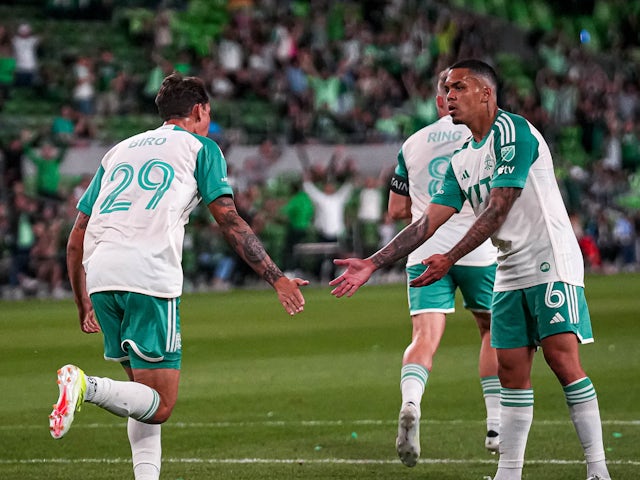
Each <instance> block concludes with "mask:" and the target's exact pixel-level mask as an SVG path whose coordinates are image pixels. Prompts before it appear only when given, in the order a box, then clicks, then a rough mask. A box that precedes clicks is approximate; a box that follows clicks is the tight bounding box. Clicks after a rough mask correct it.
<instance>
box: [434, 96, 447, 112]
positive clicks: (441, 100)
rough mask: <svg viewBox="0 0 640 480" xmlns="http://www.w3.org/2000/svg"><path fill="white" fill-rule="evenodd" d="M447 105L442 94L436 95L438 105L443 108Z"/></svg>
mask: <svg viewBox="0 0 640 480" xmlns="http://www.w3.org/2000/svg"><path fill="white" fill-rule="evenodd" d="M445 106H446V101H445V99H444V97H443V96H442V95H436V107H438V108H439V109H441V110H442V109H443V108H445Z"/></svg>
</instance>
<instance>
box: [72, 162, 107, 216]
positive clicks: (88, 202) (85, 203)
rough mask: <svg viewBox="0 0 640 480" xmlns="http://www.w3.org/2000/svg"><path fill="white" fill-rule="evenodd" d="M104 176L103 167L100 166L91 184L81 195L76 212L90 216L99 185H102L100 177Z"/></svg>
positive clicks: (98, 191)
mask: <svg viewBox="0 0 640 480" xmlns="http://www.w3.org/2000/svg"><path fill="white" fill-rule="evenodd" d="M103 176H104V167H103V166H102V165H100V167H99V168H98V171H97V172H96V174H95V175H94V176H93V179H92V180H91V183H90V184H89V187H88V188H87V190H86V191H85V192H84V193H83V194H82V197H81V198H80V201H79V202H78V210H80V211H81V212H82V213H84V214H86V215H91V211H92V210H93V204H94V203H96V198H98V194H99V193H100V185H101V184H102V177H103Z"/></svg>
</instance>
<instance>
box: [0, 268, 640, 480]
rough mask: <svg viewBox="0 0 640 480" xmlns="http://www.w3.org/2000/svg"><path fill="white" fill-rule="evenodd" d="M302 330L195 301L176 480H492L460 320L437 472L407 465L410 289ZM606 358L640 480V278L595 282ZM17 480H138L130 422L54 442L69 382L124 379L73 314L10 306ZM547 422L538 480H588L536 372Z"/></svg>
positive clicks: (85, 428)
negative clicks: (65, 373)
mask: <svg viewBox="0 0 640 480" xmlns="http://www.w3.org/2000/svg"><path fill="white" fill-rule="evenodd" d="M305 293H306V298H307V307H306V310H305V312H304V313H303V314H301V315H299V316H296V317H289V316H287V315H286V314H285V313H284V311H283V310H282V309H281V307H280V306H279V304H278V302H277V298H276V296H275V295H274V294H273V292H272V291H270V290H265V291H235V292H231V293H218V294H200V295H186V296H184V297H183V301H182V305H181V318H182V338H183V376H182V381H181V385H180V389H181V390H180V395H179V399H178V404H177V406H176V409H175V411H174V414H173V417H172V418H171V419H170V420H169V422H168V423H167V424H165V426H164V427H163V458H164V463H163V475H162V478H163V479H165V480H167V479H171V480H179V479H182V480H187V479H206V480H208V479H234V480H237V479H247V480H255V479H347V478H349V479H384V480H388V479H418V478H420V479H434V480H436V479H437V480H481V479H482V478H483V477H484V476H485V475H493V474H494V473H495V468H496V464H497V458H496V457H495V456H491V455H489V454H488V453H486V452H485V451H484V448H483V441H484V434H485V428H484V406H483V402H482V395H481V389H480V385H479V380H478V376H477V373H476V372H477V360H476V358H477V353H478V334H477V330H476V328H475V326H474V325H475V324H474V323H473V321H472V319H471V316H470V315H469V314H468V313H466V312H464V311H462V308H461V307H460V306H459V307H458V312H457V313H456V314H455V315H451V316H450V317H449V321H448V325H447V332H446V333H445V337H444V339H443V344H442V345H441V349H440V351H439V353H438V355H437V356H436V359H435V363H434V370H433V372H432V374H431V377H430V379H429V384H428V387H427V392H426V395H425V399H424V401H423V407H422V410H423V420H422V429H421V437H422V458H421V462H420V463H419V464H418V465H417V466H416V467H415V468H412V469H410V468H407V467H405V466H403V465H402V464H401V463H400V462H399V460H398V459H397V457H396V453H395V447H394V441H395V433H396V418H397V413H398V408H399V403H400V395H399V386H398V380H399V370H400V363H401V355H402V352H403V350H404V348H405V347H406V345H407V343H408V341H409V338H410V332H411V330H410V322H409V317H408V314H407V311H406V300H405V287H404V285H385V286H373V285H371V286H366V287H364V288H363V289H362V290H361V291H360V292H358V293H357V294H356V296H355V297H353V298H350V299H347V298H343V299H335V298H333V297H332V296H331V295H330V294H329V288H328V287H315V288H308V289H307V290H306V291H305ZM587 298H588V300H589V304H590V309H591V315H592V322H593V327H594V332H595V335H596V342H595V343H594V344H592V345H587V346H585V347H583V348H582V358H583V363H584V366H585V369H586V370H587V372H588V373H589V375H590V377H591V379H592V380H593V382H594V384H595V386H596V389H597V391H598V396H599V402H600V408H601V415H602V420H603V431H604V440H605V447H606V449H607V455H608V460H609V464H610V472H611V474H612V478H613V479H615V480H637V479H639V478H640V406H639V405H640V341H639V339H640V316H639V311H640V275H624V276H623V275H621V276H609V277H588V278H587ZM0 309H1V311H2V313H1V314H0V328H1V330H0V351H1V352H2V354H1V355H2V363H1V365H2V372H3V373H2V375H1V376H0V391H1V392H2V396H1V397H0V398H1V400H0V479H3V480H9V479H20V480H34V479H47V480H55V479H74V480H75V479H83V478H90V479H92V480H112V479H126V478H133V475H132V473H131V465H130V451H129V445H128V441H127V437H126V429H125V424H126V421H125V420H124V419H120V418H117V417H115V416H112V415H110V414H108V413H106V412H104V411H102V410H101V409H99V408H97V407H95V406H93V405H89V404H86V405H85V406H84V408H83V409H82V411H81V412H80V413H79V414H78V415H77V417H76V421H75V423H74V426H73V428H72V429H71V431H70V432H69V433H68V434H67V436H66V437H65V438H63V439H62V440H58V441H55V440H53V439H52V438H51V437H50V435H49V432H48V419H47V415H48V414H49V413H50V411H51V405H52V404H53V403H54V402H55V400H56V398H57V394H58V390H57V386H56V384H55V372H56V369H57V368H58V367H59V366H61V365H63V364H65V363H76V364H78V365H80V366H81V367H82V368H83V369H84V370H85V371H86V372H87V373H89V374H94V375H102V376H111V377H113V378H119V379H124V374H123V372H122V371H121V369H120V367H119V366H117V365H116V364H112V363H109V362H105V361H104V360H103V359H102V343H101V337H100V336H99V335H85V334H83V333H81V332H80V329H79V328H78V326H77V320H76V313H75V306H74V305H73V303H72V302H71V301H65V302H49V301H32V302H14V303H6V302H5V303H2V302H0ZM533 382H534V391H535V402H536V403H535V417H534V423H533V427H532V429H531V434H530V436H529V443H528V448H527V456H526V462H527V463H526V465H525V469H524V478H525V479H528V480H537V479H544V480H571V479H576V480H584V478H585V476H586V475H585V469H584V465H583V462H582V451H581V448H580V446H579V443H578V439H577V436H576V434H575V431H574V430H573V426H572V424H571V423H570V421H569V417H568V412H567V408H566V405H565V403H564V400H563V395H562V390H561V388H560V386H559V384H558V383H557V381H556V380H555V378H554V377H553V376H552V374H551V372H550V371H549V369H548V368H547V367H546V365H545V364H544V361H543V359H542V355H541V354H538V355H537V356H536V360H535V365H534V372H533Z"/></svg>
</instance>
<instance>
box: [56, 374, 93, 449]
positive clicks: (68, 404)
mask: <svg viewBox="0 0 640 480" xmlns="http://www.w3.org/2000/svg"><path fill="white" fill-rule="evenodd" d="M58 388H59V389H60V395H59V396H58V401H57V403H56V404H55V405H54V406H53V411H52V412H51V415H49V430H50V431H51V436H52V437H53V438H55V439H58V438H62V437H63V436H64V434H65V433H67V432H68V431H69V428H70V427H71V424H72V423H73V416H74V414H75V412H76V410H78V411H80V407H81V406H82V402H84V394H85V392H86V391H87V378H86V376H85V374H84V372H83V371H82V370H81V369H79V368H78V367H76V366H75V365H65V366H64V367H62V368H60V369H59V370H58Z"/></svg>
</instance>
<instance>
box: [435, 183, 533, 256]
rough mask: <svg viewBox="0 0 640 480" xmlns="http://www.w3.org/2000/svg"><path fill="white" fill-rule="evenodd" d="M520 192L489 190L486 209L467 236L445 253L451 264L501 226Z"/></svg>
mask: <svg viewBox="0 0 640 480" xmlns="http://www.w3.org/2000/svg"><path fill="white" fill-rule="evenodd" d="M521 192H522V189H521V188H494V189H492V190H491V194H490V196H489V205H488V206H487V209H486V210H485V211H484V212H482V214H481V215H480V216H479V217H478V218H477V219H476V221H475V222H474V223H473V225H472V226H471V228H470V229H469V231H468V232H467V234H466V235H465V236H464V237H462V239H461V240H460V241H459V242H458V243H457V244H456V245H455V246H454V247H453V248H452V249H451V250H449V251H448V252H447V256H448V257H449V258H450V260H451V262H452V264H453V263H456V262H457V261H458V260H460V259H461V258H462V257H464V256H465V255H466V254H467V253H469V252H471V251H473V250H475V249H476V248H478V247H479V246H480V245H482V244H483V243H484V241H485V240H487V239H488V238H489V237H490V236H491V235H493V234H494V232H496V231H497V230H498V229H499V228H500V227H501V226H502V224H503V223H504V221H505V220H506V218H507V215H508V213H509V211H510V210H511V207H512V206H513V203H514V202H515V201H516V199H517V198H518V197H519V196H520V193H521Z"/></svg>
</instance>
